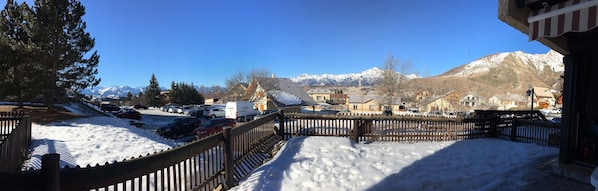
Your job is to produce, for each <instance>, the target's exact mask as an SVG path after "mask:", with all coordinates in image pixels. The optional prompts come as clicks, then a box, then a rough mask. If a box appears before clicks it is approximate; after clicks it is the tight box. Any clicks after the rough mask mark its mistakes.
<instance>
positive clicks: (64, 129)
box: [24, 109, 558, 190]
mask: <svg viewBox="0 0 598 191" xmlns="http://www.w3.org/2000/svg"><path fill="white" fill-rule="evenodd" d="M141 111H142V113H144V114H146V115H152V116H154V117H149V118H148V119H146V120H154V121H152V123H158V122H159V120H157V119H159V118H158V117H159V116H161V115H173V114H167V113H165V112H161V111H158V110H157V109H150V110H147V111H143V110H141ZM163 117H167V116H163ZM142 121H143V119H142ZM144 122H150V121H144ZM32 138H33V142H32V147H31V149H32V158H31V160H29V161H28V162H26V164H24V165H25V166H26V167H30V168H34V169H39V168H40V166H41V162H40V159H41V156H42V155H43V154H46V153H59V154H61V166H64V165H68V166H76V165H79V166H81V167H84V166H87V165H92V166H93V165H95V164H100V165H101V164H104V163H106V162H109V163H112V162H114V161H122V160H123V159H125V158H131V157H137V156H139V155H146V154H147V153H153V152H155V151H160V150H164V149H168V148H172V147H174V146H175V145H176V144H179V143H177V142H175V141H173V140H169V139H164V138H162V137H160V136H158V135H156V134H155V133H153V132H152V131H151V129H142V128H137V127H135V126H131V125H130V124H129V121H128V120H124V119H118V118H114V117H107V116H106V117H89V118H80V119H73V120H68V121H62V122H55V123H52V124H48V125H39V124H34V125H33V127H32ZM557 154H558V150H557V149H555V148H549V147H543V146H538V145H534V144H525V143H514V142H510V141H505V140H496V139H477V140H467V141H449V142H435V143H416V144H399V143H373V144H359V143H353V142H351V141H350V140H349V139H347V138H337V137H297V138H293V139H291V140H289V141H288V142H287V144H286V145H285V146H284V147H283V148H282V150H281V151H280V152H279V153H278V154H277V155H276V156H275V157H274V159H273V160H271V161H269V162H268V163H266V164H265V165H263V166H261V167H259V168H258V169H256V170H254V172H253V173H252V174H251V175H250V176H248V177H247V178H246V179H244V180H243V181H242V182H241V183H240V184H239V186H237V187H235V188H233V190H333V189H335V190H517V188H520V187H521V186H523V185H525V184H526V182H525V181H524V180H523V179H522V177H523V175H524V174H525V173H526V172H527V170H528V168H530V166H531V165H532V164H534V162H536V161H537V160H540V159H545V158H546V157H554V156H556V155H557Z"/></svg>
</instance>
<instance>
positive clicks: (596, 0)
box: [527, 0, 598, 41]
mask: <svg viewBox="0 0 598 191" xmlns="http://www.w3.org/2000/svg"><path fill="white" fill-rule="evenodd" d="M597 12H598V0H569V1H565V2H562V3H559V4H555V5H553V6H549V7H546V8H543V9H540V10H538V11H534V12H532V13H530V15H529V17H528V18H527V21H528V23H529V29H528V30H529V31H528V35H529V40H530V41H532V40H536V39H538V38H540V37H558V36H561V35H563V34H565V33H567V32H586V31H589V30H592V29H594V28H596V26H598V14H597Z"/></svg>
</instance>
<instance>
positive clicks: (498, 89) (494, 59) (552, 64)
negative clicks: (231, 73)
mask: <svg viewBox="0 0 598 191" xmlns="http://www.w3.org/2000/svg"><path fill="white" fill-rule="evenodd" d="M562 60H563V55H561V54H559V53H557V52H555V51H552V50H551V51H549V52H548V53H546V54H528V53H524V52H521V51H515V52H505V53H498V54H493V55H488V56H485V57H482V58H480V59H477V60H475V61H473V62H470V63H468V64H464V65H461V66H458V67H455V68H453V69H451V70H449V71H447V72H445V73H443V74H440V75H437V76H432V77H421V76H418V75H415V74H405V75H404V76H405V77H406V78H407V79H409V81H408V83H407V84H406V85H405V88H406V89H408V90H411V92H416V91H420V90H423V89H426V90H429V91H433V92H438V93H440V92H448V91H450V90H458V91H460V92H463V93H466V92H476V93H478V94H480V95H482V96H491V95H492V94H495V93H508V92H519V91H525V90H526V89H527V88H529V87H531V86H541V87H549V88H552V89H555V90H560V88H562V78H561V76H562V74H563V71H564V64H563V63H562ZM381 72H382V69H380V68H376V67H373V68H370V69H368V70H365V71H363V72H359V73H350V74H320V75H313V74H301V75H299V76H297V77H293V78H291V80H292V81H293V82H296V83H297V84H299V85H300V86H306V87H314V86H318V87H339V86H341V87H350V86H352V87H357V86H373V85H375V84H376V81H377V78H378V76H380V73H381ZM144 88H145V87H128V86H112V87H96V88H93V89H86V90H83V91H82V93H83V94H86V95H94V96H100V97H126V95H127V93H128V92H131V94H133V95H137V94H139V92H142V91H143V89H144ZM198 89H199V87H198ZM200 92H201V91H200Z"/></svg>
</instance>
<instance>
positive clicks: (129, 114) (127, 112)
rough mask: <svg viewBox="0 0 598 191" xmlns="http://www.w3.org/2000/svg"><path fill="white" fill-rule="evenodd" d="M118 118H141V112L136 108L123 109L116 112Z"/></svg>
mask: <svg viewBox="0 0 598 191" xmlns="http://www.w3.org/2000/svg"><path fill="white" fill-rule="evenodd" d="M116 117H118V118H125V119H135V120H141V113H139V112H138V111H135V110H134V109H123V110H121V111H120V112H118V113H117V114H116Z"/></svg>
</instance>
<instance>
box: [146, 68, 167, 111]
mask: <svg viewBox="0 0 598 191" xmlns="http://www.w3.org/2000/svg"><path fill="white" fill-rule="evenodd" d="M160 92H161V90H160V84H158V80H157V79H156V75H154V74H152V78H151V79H150V84H149V86H147V88H145V93H143V94H144V95H145V101H146V103H147V105H148V106H149V107H158V106H161V105H162V104H163V101H162V97H161V96H160Z"/></svg>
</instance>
